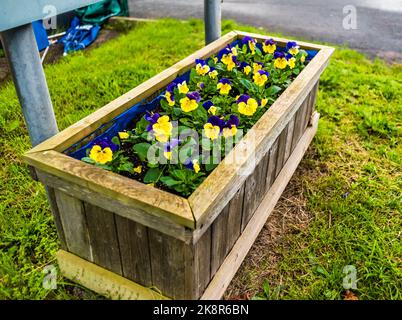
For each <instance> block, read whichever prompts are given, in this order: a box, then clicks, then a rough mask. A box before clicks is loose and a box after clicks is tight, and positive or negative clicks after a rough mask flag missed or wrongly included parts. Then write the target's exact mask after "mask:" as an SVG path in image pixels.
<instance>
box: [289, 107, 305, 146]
mask: <svg viewBox="0 0 402 320" xmlns="http://www.w3.org/2000/svg"><path fill="white" fill-rule="evenodd" d="M302 107H303V105H302V106H301V107H300V109H299V110H297V112H296V116H295V124H294V127H293V137H292V151H293V149H294V148H295V147H296V144H297V142H298V141H299V138H300V136H301V134H302V120H303V108H302Z"/></svg>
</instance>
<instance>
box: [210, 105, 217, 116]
mask: <svg viewBox="0 0 402 320" xmlns="http://www.w3.org/2000/svg"><path fill="white" fill-rule="evenodd" d="M216 110H217V108H216V107H215V106H212V107H211V108H209V109H208V113H209V114H212V115H213V116H214V115H215V114H216Z"/></svg>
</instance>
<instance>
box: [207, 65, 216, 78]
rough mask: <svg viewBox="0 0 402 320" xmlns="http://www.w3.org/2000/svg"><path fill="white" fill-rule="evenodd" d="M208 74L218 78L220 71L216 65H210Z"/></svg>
mask: <svg viewBox="0 0 402 320" xmlns="http://www.w3.org/2000/svg"><path fill="white" fill-rule="evenodd" d="M208 75H209V77H210V78H211V79H216V77H217V76H218V71H217V70H216V69H215V68H214V67H210V68H209V72H208Z"/></svg>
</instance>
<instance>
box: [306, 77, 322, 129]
mask: <svg viewBox="0 0 402 320" xmlns="http://www.w3.org/2000/svg"><path fill="white" fill-rule="evenodd" d="M318 87H319V81H317V84H316V85H315V86H314V88H313V89H312V90H311V92H310V95H309V105H308V111H307V116H308V117H307V121H306V124H305V127H307V126H308V125H309V124H310V121H311V115H312V114H313V112H314V109H315V104H316V100H317V94H318Z"/></svg>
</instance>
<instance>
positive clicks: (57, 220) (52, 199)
mask: <svg viewBox="0 0 402 320" xmlns="http://www.w3.org/2000/svg"><path fill="white" fill-rule="evenodd" d="M35 174H36V173H35ZM45 189H46V193H47V199H48V201H49V204H50V209H51V212H52V214H53V220H54V224H55V225H56V230H57V235H58V236H59V241H60V247H61V248H62V249H63V250H67V243H66V237H65V235H64V230H63V225H62V223H61V218H60V212H59V208H58V207H57V201H56V195H55V193H54V189H53V188H51V187H45Z"/></svg>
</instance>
